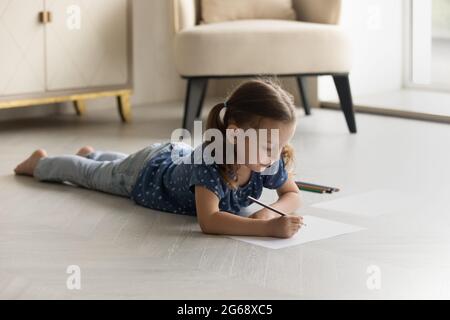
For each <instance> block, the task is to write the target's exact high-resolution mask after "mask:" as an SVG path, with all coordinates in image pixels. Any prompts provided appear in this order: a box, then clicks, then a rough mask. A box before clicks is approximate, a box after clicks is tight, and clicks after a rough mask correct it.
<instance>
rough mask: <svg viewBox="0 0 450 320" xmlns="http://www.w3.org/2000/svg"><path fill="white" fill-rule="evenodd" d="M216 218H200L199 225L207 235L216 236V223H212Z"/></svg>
mask: <svg viewBox="0 0 450 320" xmlns="http://www.w3.org/2000/svg"><path fill="white" fill-rule="evenodd" d="M213 219H214V218H213V217H207V218H205V217H203V218H198V224H199V226H200V230H201V231H202V232H203V233H204V234H207V235H214V234H216V233H215V232H214V221H212V220H213Z"/></svg>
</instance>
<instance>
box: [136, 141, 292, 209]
mask: <svg viewBox="0 0 450 320" xmlns="http://www.w3.org/2000/svg"><path fill="white" fill-rule="evenodd" d="M199 148H200V153H198V152H196V150H197V151H199V150H198V148H197V149H193V148H192V147H190V146H189V145H187V144H183V143H171V144H167V146H166V147H164V148H162V149H161V150H159V151H158V152H157V154H155V155H153V156H152V157H151V159H150V160H148V162H147V163H146V165H145V166H144V168H143V169H142V171H141V172H140V174H139V176H138V179H137V181H136V184H135V186H134V188H133V192H132V194H131V198H132V199H133V200H134V201H135V202H136V204H138V205H141V206H144V207H147V208H150V209H154V210H159V211H165V212H170V213H175V214H182V215H190V216H195V215H196V207H195V187H196V186H202V187H205V188H207V189H208V190H210V191H211V192H213V193H214V194H215V195H216V196H217V197H218V198H219V208H220V210H221V211H224V212H229V213H233V214H239V213H240V212H241V210H242V209H243V208H246V207H248V206H249V205H250V204H251V201H250V200H249V199H248V197H249V196H252V197H254V198H256V199H259V198H260V197H261V194H262V191H263V188H268V189H278V188H280V187H281V186H282V185H283V184H284V183H285V182H286V180H287V178H288V174H287V172H286V169H285V166H284V162H283V161H282V160H279V161H278V163H275V164H274V165H273V166H272V167H271V168H269V169H272V170H271V171H275V170H273V169H274V168H276V169H277V170H276V172H275V173H272V172H271V173H270V174H267V173H258V172H252V174H251V178H250V180H249V182H248V183H247V184H246V185H245V186H243V187H240V188H238V189H236V190H233V189H232V188H230V187H229V186H228V185H227V183H226V182H225V181H224V180H223V178H222V177H221V175H220V173H219V168H218V165H217V164H215V163H213V164H209V163H211V162H208V161H205V160H204V159H201V160H200V161H198V162H194V159H195V158H194V157H196V156H197V155H199V154H200V155H201V150H202V149H201V148H202V146H200V147H199ZM174 154H176V155H178V156H177V157H173V155H174ZM185 157H189V158H190V161H189V163H187V162H188V161H186V159H185ZM201 158H202V157H201Z"/></svg>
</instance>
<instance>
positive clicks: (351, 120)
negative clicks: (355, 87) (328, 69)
mask: <svg viewBox="0 0 450 320" xmlns="http://www.w3.org/2000/svg"><path fill="white" fill-rule="evenodd" d="M333 79H334V83H335V85H336V89H337V92H338V95H339V100H340V101H341V108H342V111H343V112H344V115H345V119H346V120H347V125H348V128H349V130H350V132H351V133H357V132H358V129H357V127H356V120H355V111H354V107H353V99H352V92H351V88H350V80H349V77H348V75H335V76H333Z"/></svg>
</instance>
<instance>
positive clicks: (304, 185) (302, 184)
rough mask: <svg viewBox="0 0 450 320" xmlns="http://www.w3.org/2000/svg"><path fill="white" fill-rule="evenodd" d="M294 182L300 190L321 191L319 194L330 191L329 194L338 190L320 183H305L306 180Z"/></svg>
mask: <svg viewBox="0 0 450 320" xmlns="http://www.w3.org/2000/svg"><path fill="white" fill-rule="evenodd" d="M295 184H296V185H297V187H298V188H299V189H300V190H302V191H306V192H314V193H321V194H324V193H330V194H331V193H335V192H339V191H340V190H339V189H338V188H334V187H327V186H321V185H317V184H312V183H306V182H301V181H296V182H295Z"/></svg>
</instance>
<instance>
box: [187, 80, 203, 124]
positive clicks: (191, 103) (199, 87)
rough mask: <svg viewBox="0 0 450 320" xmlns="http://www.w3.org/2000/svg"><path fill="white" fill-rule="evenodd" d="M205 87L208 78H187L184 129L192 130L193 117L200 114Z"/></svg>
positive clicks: (197, 116)
mask: <svg viewBox="0 0 450 320" xmlns="http://www.w3.org/2000/svg"><path fill="white" fill-rule="evenodd" d="M207 88H208V78H190V79H188V85H187V93H186V101H185V105H184V119H183V128H184V129H187V130H192V129H193V127H194V121H195V119H197V118H199V117H200V116H201V113H202V108H203V102H204V100H205V95H206V91H207Z"/></svg>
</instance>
